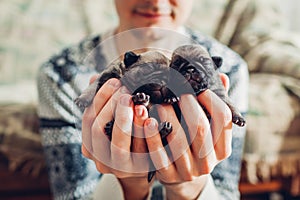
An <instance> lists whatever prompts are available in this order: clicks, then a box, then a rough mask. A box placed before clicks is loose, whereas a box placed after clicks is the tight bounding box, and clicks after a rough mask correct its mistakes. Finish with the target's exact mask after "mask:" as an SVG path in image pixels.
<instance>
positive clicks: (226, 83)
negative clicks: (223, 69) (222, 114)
mask: <svg viewBox="0 0 300 200" xmlns="http://www.w3.org/2000/svg"><path fill="white" fill-rule="evenodd" d="M219 75H220V78H221V81H222V83H223V85H224V87H225V90H226V92H228V90H229V87H230V80H229V78H228V76H227V75H226V74H224V73H220V74H219Z"/></svg>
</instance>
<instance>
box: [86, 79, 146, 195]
mask: <svg viewBox="0 0 300 200" xmlns="http://www.w3.org/2000/svg"><path fill="white" fill-rule="evenodd" d="M113 118H114V120H115V122H114V127H113V130H112V139H111V141H110V140H109V139H108V137H107V136H106V135H105V133H104V127H105V125H106V123H107V122H109V121H111V120H112V119H113ZM147 118H148V112H147V109H146V108H145V107H144V106H142V105H138V106H133V103H132V101H131V96H130V95H129V94H128V91H127V90H126V88H124V87H121V84H120V82H119V80H117V79H110V80H108V81H107V82H106V83H105V84H104V85H103V86H102V87H101V88H100V89H99V91H98V92H97V94H96V96H95V98H94V101H93V103H92V105H91V106H89V107H88V108H86V110H85V112H84V114H83V118H82V153H83V155H84V156H85V157H87V158H89V159H91V160H93V161H94V162H95V165H96V167H97V169H98V171H99V172H101V173H104V174H106V173H112V174H114V175H115V176H116V177H117V178H118V179H119V181H120V183H121V185H122V187H123V191H124V195H125V197H126V199H127V198H128V199H132V198H134V199H142V198H144V197H145V196H146V195H147V194H148V192H149V187H150V186H151V184H149V183H148V182H147V174H148V173H147V172H148V169H149V165H148V162H147V161H148V160H149V159H148V154H147V153H146V152H147V148H146V142H145V139H144V135H143V124H144V121H145V120H146V119H147ZM132 122H134V125H133V127H132ZM132 128H133V130H134V133H135V137H134V138H133V139H132ZM141 161H142V162H141ZM145 161H146V162H145ZM137 187H139V189H138V190H137V189H136V188H137Z"/></svg>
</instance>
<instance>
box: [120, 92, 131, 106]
mask: <svg viewBox="0 0 300 200" xmlns="http://www.w3.org/2000/svg"><path fill="white" fill-rule="evenodd" d="M120 103H121V105H123V106H130V103H131V98H130V96H128V95H124V96H121V98H120Z"/></svg>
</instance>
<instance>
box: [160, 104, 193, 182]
mask: <svg viewBox="0 0 300 200" xmlns="http://www.w3.org/2000/svg"><path fill="white" fill-rule="evenodd" d="M157 110H158V114H159V117H160V119H161V120H162V121H167V122H170V123H171V124H172V127H173V131H172V132H171V133H170V134H169V135H168V136H167V141H168V147H169V148H170V151H171V153H172V159H173V160H172V161H173V162H174V164H175V167H176V169H177V173H178V174H179V175H180V177H181V178H182V179H184V180H187V179H188V180H190V179H191V167H192V165H193V164H192V161H193V158H192V156H191V151H190V146H189V143H188V139H187V137H186V134H188V133H185V131H184V130H183V128H182V126H181V124H180V123H179V121H178V119H177V116H176V113H175V111H174V109H173V107H172V106H171V105H164V106H158V107H157Z"/></svg>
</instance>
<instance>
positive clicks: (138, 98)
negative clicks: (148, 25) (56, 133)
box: [75, 51, 181, 182]
mask: <svg viewBox="0 0 300 200" xmlns="http://www.w3.org/2000/svg"><path fill="white" fill-rule="evenodd" d="M169 64H170V61H169V59H168V58H167V57H165V56H164V55H163V54H162V53H159V52H157V51H149V52H146V53H143V54H141V55H137V54H135V53H133V52H131V51H130V52H127V53H125V55H124V60H123V62H119V63H113V64H112V65H111V66H109V67H108V69H107V70H105V71H104V72H103V73H102V74H101V75H100V76H99V78H98V79H97V80H96V81H94V83H92V84H91V85H90V86H89V87H88V88H87V89H86V90H85V91H83V93H82V94H81V95H80V96H79V97H78V98H76V99H75V103H76V105H77V106H78V107H80V108H81V109H84V108H85V107H87V106H89V105H90V104H91V103H92V101H93V99H94V97H95V94H96V93H97V91H98V90H99V89H100V88H101V86H102V85H103V84H104V83H105V82H106V81H107V80H108V79H110V78H118V79H120V81H121V83H122V84H123V85H124V86H126V88H127V89H128V90H129V91H130V93H131V94H132V101H133V103H134V104H135V105H144V106H146V108H147V109H148V112H149V115H150V116H151V117H155V118H156V119H157V120H159V117H158V113H157V112H156V109H155V108H153V105H155V104H163V103H167V104H172V105H173V108H174V110H175V113H176V115H177V117H178V119H179V120H180V116H181V113H180V109H179V106H178V104H177V102H178V100H179V99H178V98H177V96H176V95H175V94H174V93H173V92H172V91H171V90H170V89H169V88H168V87H167V84H168V82H169V77H170V76H169V69H170V68H169ZM113 125H114V120H112V121H110V122H108V123H107V124H106V126H105V128H104V130H105V134H106V135H107V136H108V138H109V139H110V140H111V137H112V129H113ZM171 132H172V125H171V123H169V122H161V123H160V125H159V133H160V136H161V138H162V143H163V145H166V144H167V140H166V136H167V135H168V134H169V133H171ZM154 175H155V171H150V172H149V173H148V182H150V181H151V180H152V178H153V176H154Z"/></svg>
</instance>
